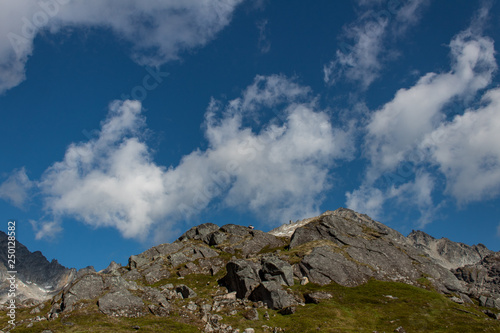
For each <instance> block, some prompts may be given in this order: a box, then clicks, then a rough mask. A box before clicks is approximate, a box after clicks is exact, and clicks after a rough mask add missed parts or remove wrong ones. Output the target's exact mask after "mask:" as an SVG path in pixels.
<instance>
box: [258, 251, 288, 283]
mask: <svg viewBox="0 0 500 333" xmlns="http://www.w3.org/2000/svg"><path fill="white" fill-rule="evenodd" d="M261 264H262V269H261V271H260V277H261V279H262V280H263V281H276V282H278V283H279V284H282V285H287V286H293V283H294V282H293V269H292V266H291V265H290V264H289V263H287V262H286V261H283V260H281V259H279V258H277V257H266V258H263V259H262V261H261Z"/></svg>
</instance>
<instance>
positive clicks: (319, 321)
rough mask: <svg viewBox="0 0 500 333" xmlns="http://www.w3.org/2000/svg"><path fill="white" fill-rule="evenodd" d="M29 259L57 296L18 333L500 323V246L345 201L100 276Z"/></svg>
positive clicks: (162, 250)
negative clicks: (432, 230) (398, 227)
mask: <svg viewBox="0 0 500 333" xmlns="http://www.w3.org/2000/svg"><path fill="white" fill-rule="evenodd" d="M0 241H1V238H0ZM24 249H25V248H23V251H24ZM18 251H19V250H18ZM26 251H27V249H26ZM18 253H21V252H18ZM25 257H26V258H28V259H26V261H27V262H28V263H29V267H28V266H26V267H24V269H25V270H26V271H25V273H24V274H25V275H23V276H22V278H23V279H24V281H27V280H29V281H31V282H32V283H37V284H41V285H44V284H50V285H51V293H52V294H50V295H49V296H50V297H48V296H47V294H46V293H45V294H43V295H38V294H31V297H30V298H27V297H25V298H24V299H22V304H21V305H20V310H19V311H20V312H21V315H19V316H18V321H17V328H14V329H13V330H12V331H16V330H19V331H22V330H23V329H24V330H29V329H33V331H34V332H35V331H37V330H41V329H42V328H43V329H47V330H52V331H54V332H55V331H79V329H83V327H86V329H85V330H86V331H95V332H102V331H114V332H117V331H123V332H127V331H130V330H138V331H145V332H146V331H147V332H165V331H168V332H177V331H178V332H191V331H192V332H199V331H200V330H201V331H203V332H254V331H255V332H281V331H287V332H307V331H313V332H318V331H319V332H337V331H338V332H342V331H351V330H355V331H365V330H366V331H370V332H372V331H375V330H381V331H384V330H385V331H387V330H390V331H395V330H398V331H399V332H403V331H405V330H409V331H410V330H411V331H434V330H442V331H469V329H470V331H477V330H482V329H486V330H491V331H495V330H496V331H500V321H499V320H497V319H498V318H499V317H500V315H499V313H500V253H498V252H493V251H491V250H488V249H487V248H486V247H485V246H484V245H481V244H479V245H474V246H469V245H466V244H461V243H455V242H453V241H451V240H448V239H439V240H438V239H435V238H433V237H431V236H430V235H427V234H426V233H424V232H421V231H413V232H412V233H411V234H410V235H408V236H407V237H405V236H404V235H402V234H400V233H399V232H397V231H395V230H393V229H391V228H389V227H387V226H385V225H384V224H382V223H380V222H377V221H374V220H373V219H371V218H370V217H369V216H367V215H364V214H359V213H357V212H354V211H352V210H349V209H344V208H340V209H337V210H335V211H328V212H325V213H324V214H322V215H320V216H317V217H314V218H309V219H306V220H303V221H297V222H290V223H288V224H285V225H283V226H281V227H279V228H276V229H274V230H272V231H270V232H267V233H266V232H263V231H260V230H255V229H253V228H249V227H245V226H239V225H234V224H227V225H224V226H222V227H219V226H218V225H216V224H212V223H205V224H202V225H199V226H196V227H193V228H191V229H190V230H188V231H186V232H185V233H184V234H183V235H182V236H180V237H179V239H178V240H176V241H175V242H173V243H170V244H161V245H158V246H155V247H153V248H151V249H149V250H147V251H145V252H143V253H140V254H137V255H132V256H131V257H130V258H129V261H128V264H127V265H126V266H121V265H119V264H117V263H115V262H112V263H111V264H110V265H109V267H108V268H106V269H104V270H102V271H100V272H96V271H95V270H94V269H93V267H87V268H84V269H81V270H79V271H78V272H75V271H74V270H68V269H66V268H64V267H62V266H60V265H58V264H57V262H52V263H48V262H47V261H46V259H45V258H44V257H43V256H41V254H40V253H33V254H31V253H29V251H28V252H27V253H26V254H25ZM37 258H38V259H37ZM0 259H2V260H3V259H4V258H0ZM19 267H21V266H19ZM0 268H1V267H0ZM19 271H21V268H19ZM4 310H6V309H4ZM5 323H6V321H5ZM78 327H79V328H78ZM90 327H93V328H92V329H90ZM5 329H9V328H8V327H7V326H6V328H5ZM94 329H95V330H94Z"/></svg>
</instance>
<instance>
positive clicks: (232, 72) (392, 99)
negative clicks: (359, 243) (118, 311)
mask: <svg viewBox="0 0 500 333" xmlns="http://www.w3.org/2000/svg"><path fill="white" fill-rule="evenodd" d="M0 9H1V10H0V31H1V35H0V93H1V95H0V114H1V121H0V135H1V137H2V144H1V146H0V156H2V158H1V160H0V198H1V199H2V200H0V211H1V212H2V214H1V215H2V219H3V220H4V223H3V226H2V227H1V228H0V229H1V230H6V228H7V221H8V220H9V219H15V220H16V221H17V232H18V239H19V241H21V242H23V243H24V244H25V245H27V246H28V248H29V249H30V250H32V251H35V250H40V251H42V252H43V253H44V254H45V255H46V256H47V258H49V260H50V259H53V258H56V259H58V260H59V262H61V263H62V264H63V265H65V266H68V267H76V268H81V267H85V266H87V265H94V266H95V267H96V268H97V269H102V268H104V267H106V266H107V265H108V264H109V262H110V261H111V260H115V261H117V262H119V263H122V264H125V263H126V261H127V258H128V257H129V256H130V255H132V254H137V253H139V252H142V251H143V250H145V249H147V248H149V247H150V246H153V245H155V244H158V243H163V242H171V241H173V240H175V239H176V238H177V237H178V236H179V235H180V234H181V233H182V232H183V231H185V230H187V229H188V228H189V227H191V226H193V225H196V224H200V223H204V222H213V223H216V224H219V225H223V224H226V223H236V224H242V225H249V224H252V225H255V226H256V227H257V228H260V229H262V230H265V231H267V230H270V229H272V228H274V227H276V226H278V225H280V224H282V223H287V222H288V221H289V220H297V219H302V218H306V217H311V216H314V215H317V214H320V213H322V212H324V211H326V210H334V209H336V208H338V207H349V208H352V209H355V210H357V211H359V212H363V213H367V214H369V215H370V216H372V217H373V218H375V219H377V220H379V221H381V222H383V223H385V224H387V225H389V226H390V227H393V228H395V229H397V230H398V231H400V232H402V233H403V234H405V235H406V234H408V233H409V232H410V231H411V230H412V229H421V230H424V231H426V232H428V233H429V234H431V235H433V236H434V237H437V238H440V237H447V238H450V239H452V240H455V241H460V242H464V243H468V244H476V243H483V244H485V245H486V246H488V247H489V248H491V249H493V250H496V251H498V250H500V246H499V244H500V207H499V206H500V205H499V195H500V87H499V82H500V81H499V76H498V63H499V57H498V53H497V51H498V43H500V33H499V32H500V4H499V3H498V2H494V1H490V2H488V1H431V0H389V1H385V0H373V1H367V0H353V1H322V0H320V1H315V2H313V3H311V2H306V1H292V0H287V1H266V0H261V1H244V0H210V1H209V0H206V1H197V0H192V1H174V0H171V1H133V0H123V1H118V0H105V1H97V0H91V1H82V0H42V1H40V2H38V3H35V2H33V1H28V0H22V1H16V2H2V3H1V4H0Z"/></svg>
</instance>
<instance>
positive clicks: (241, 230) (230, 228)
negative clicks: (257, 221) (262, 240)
mask: <svg viewBox="0 0 500 333" xmlns="http://www.w3.org/2000/svg"><path fill="white" fill-rule="evenodd" d="M220 230H221V231H223V232H225V233H228V234H232V235H236V236H241V237H244V236H248V235H249V234H250V232H251V231H252V229H250V228H248V227H244V226H241V225H236V224H226V225H223V226H222V227H221V228H220Z"/></svg>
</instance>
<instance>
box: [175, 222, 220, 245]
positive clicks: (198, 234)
mask: <svg viewBox="0 0 500 333" xmlns="http://www.w3.org/2000/svg"><path fill="white" fill-rule="evenodd" d="M217 230H219V226H217V225H215V224H213V223H204V224H201V225H199V226H196V227H192V228H191V229H189V230H188V231H186V232H185V233H184V234H182V236H181V237H179V241H184V240H189V239H193V240H199V239H200V240H201V239H203V238H204V237H206V236H207V235H208V234H210V233H212V232H214V231H217Z"/></svg>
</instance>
